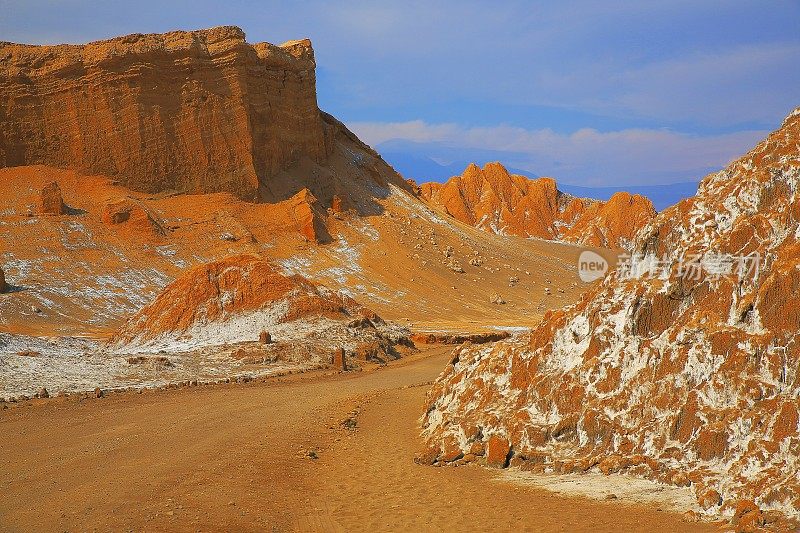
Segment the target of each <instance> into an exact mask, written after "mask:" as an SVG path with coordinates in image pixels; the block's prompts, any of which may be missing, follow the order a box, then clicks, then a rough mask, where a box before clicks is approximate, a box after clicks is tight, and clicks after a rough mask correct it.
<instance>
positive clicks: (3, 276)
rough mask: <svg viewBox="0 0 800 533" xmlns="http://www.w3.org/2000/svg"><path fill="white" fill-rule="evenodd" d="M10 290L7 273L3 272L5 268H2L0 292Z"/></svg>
mask: <svg viewBox="0 0 800 533" xmlns="http://www.w3.org/2000/svg"><path fill="white" fill-rule="evenodd" d="M6 291H8V285H7V284H6V274H5V272H3V269H2V268H0V293H3V292H6Z"/></svg>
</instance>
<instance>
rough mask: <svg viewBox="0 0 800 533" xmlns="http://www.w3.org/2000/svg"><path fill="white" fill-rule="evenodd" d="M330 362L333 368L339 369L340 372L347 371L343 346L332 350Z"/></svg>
mask: <svg viewBox="0 0 800 533" xmlns="http://www.w3.org/2000/svg"><path fill="white" fill-rule="evenodd" d="M331 364H332V365H333V368H335V369H337V370H341V371H342V372H347V357H346V356H345V352H344V348H336V349H335V350H334V351H333V357H332V358H331Z"/></svg>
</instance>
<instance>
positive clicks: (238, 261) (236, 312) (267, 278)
mask: <svg viewBox="0 0 800 533" xmlns="http://www.w3.org/2000/svg"><path fill="white" fill-rule="evenodd" d="M374 316H376V315H375V314H374V313H373V312H372V311H370V310H369V309H366V308H364V307H363V306H361V305H359V304H358V303H356V301H355V300H353V299H352V298H349V297H348V296H345V295H343V294H340V293H338V292H334V291H331V290H328V289H326V288H324V287H318V286H316V285H314V284H313V283H311V282H310V281H308V280H307V279H305V278H303V277H302V276H297V275H294V276H287V275H284V274H282V273H280V271H279V270H278V269H276V268H275V267H274V266H273V264H272V263H270V262H269V261H266V260H265V259H262V258H261V257H259V256H256V255H249V254H243V255H234V256H230V257H227V258H224V259H221V260H218V261H213V262H211V263H207V264H203V265H199V266H197V267H194V268H192V269H189V270H188V271H187V272H186V273H185V274H184V275H182V276H181V277H179V278H178V279H177V280H175V281H174V282H173V283H171V284H170V285H168V286H167V287H166V288H165V289H164V290H163V291H162V292H161V293H160V294H159V295H158V296H157V297H156V298H155V299H154V300H153V301H152V302H151V303H150V304H148V305H147V306H145V307H144V308H143V309H142V310H141V311H139V312H138V313H136V314H135V315H134V316H133V317H131V318H130V319H129V320H128V321H127V322H126V323H125V324H124V325H123V326H122V327H121V328H120V329H119V330H118V331H117V332H116V333H115V334H114V335H113V337H112V338H111V340H110V345H111V346H114V347H116V348H118V349H121V350H125V351H146V350H148V349H149V350H155V349H165V350H185V349H196V348H201V347H205V346H214V345H221V344H227V343H236V342H244V341H252V340H254V339H259V337H260V335H261V332H262V331H264V328H265V327H269V328H270V340H273V339H274V338H277V339H280V338H281V337H284V338H285V337H286V336H287V329H292V328H294V329H297V330H304V329H308V330H309V332H311V331H313V330H314V328H315V327H316V328H317V329H319V330H320V331H323V330H324V329H325V327H324V323H325V321H326V320H327V321H332V322H336V323H337V324H340V325H341V329H342V330H344V329H346V328H347V324H348V323H349V322H350V321H352V320H353V318H354V317H358V318H369V317H374ZM317 319H319V320H322V323H321V324H322V325H320V324H317V325H316V326H314V325H309V324H305V322H308V321H310V320H317ZM301 322H302V323H303V324H305V325H303V324H301ZM289 333H294V331H291V332H289ZM355 340H356V338H355V336H353V335H350V342H351V343H352V342H354V341H355ZM320 342H321V341H320ZM353 346H355V345H353Z"/></svg>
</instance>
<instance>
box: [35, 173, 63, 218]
mask: <svg viewBox="0 0 800 533" xmlns="http://www.w3.org/2000/svg"><path fill="white" fill-rule="evenodd" d="M66 212H67V207H66V206H65V205H64V199H63V198H62V197H61V188H60V187H59V186H58V183H56V182H55V181H53V182H50V183H48V184H47V185H45V186H44V188H43V189H42V191H41V193H40V194H39V213H41V214H43V215H64V214H66Z"/></svg>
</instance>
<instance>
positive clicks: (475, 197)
mask: <svg viewBox="0 0 800 533" xmlns="http://www.w3.org/2000/svg"><path fill="white" fill-rule="evenodd" d="M420 195H421V197H422V198H423V199H425V200H426V201H427V202H429V203H430V204H432V205H436V206H439V207H441V208H442V209H444V210H445V211H446V212H447V213H448V214H450V215H451V216H453V217H454V218H456V219H458V220H460V221H462V222H464V223H466V224H469V225H471V226H475V227H478V228H481V229H483V230H485V231H490V232H493V233H498V234H501V235H515V236H518V237H537V238H540V239H552V240H560V241H564V242H573V243H577V244H584V245H587V246H598V247H610V248H625V247H627V246H629V245H630V242H631V239H632V238H633V236H634V235H635V234H636V231H637V230H638V229H640V228H641V227H642V226H644V225H645V224H646V223H647V222H649V221H650V220H651V219H652V218H653V217H654V216H655V209H654V208H653V204H652V203H651V202H650V200H648V199H647V198H645V197H643V196H639V195H630V194H627V193H617V194H615V195H614V196H613V197H612V198H611V199H610V200H609V201H608V202H601V201H598V200H591V199H588V198H575V197H573V196H570V195H568V194H565V193H562V192H561V191H559V190H558V188H557V187H556V182H555V180H553V179H552V178H538V179H529V178H527V177H525V176H519V175H516V174H509V173H508V171H507V170H506V169H505V167H504V166H503V165H501V164H500V163H488V164H486V166H484V167H483V168H480V167H478V166H477V165H475V164H471V165H470V166H468V167H467V169H466V170H465V171H464V173H463V174H462V175H461V176H455V177H453V178H451V179H450V180H449V181H447V183H444V184H441V183H425V184H423V185H422V186H421V188H420Z"/></svg>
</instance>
